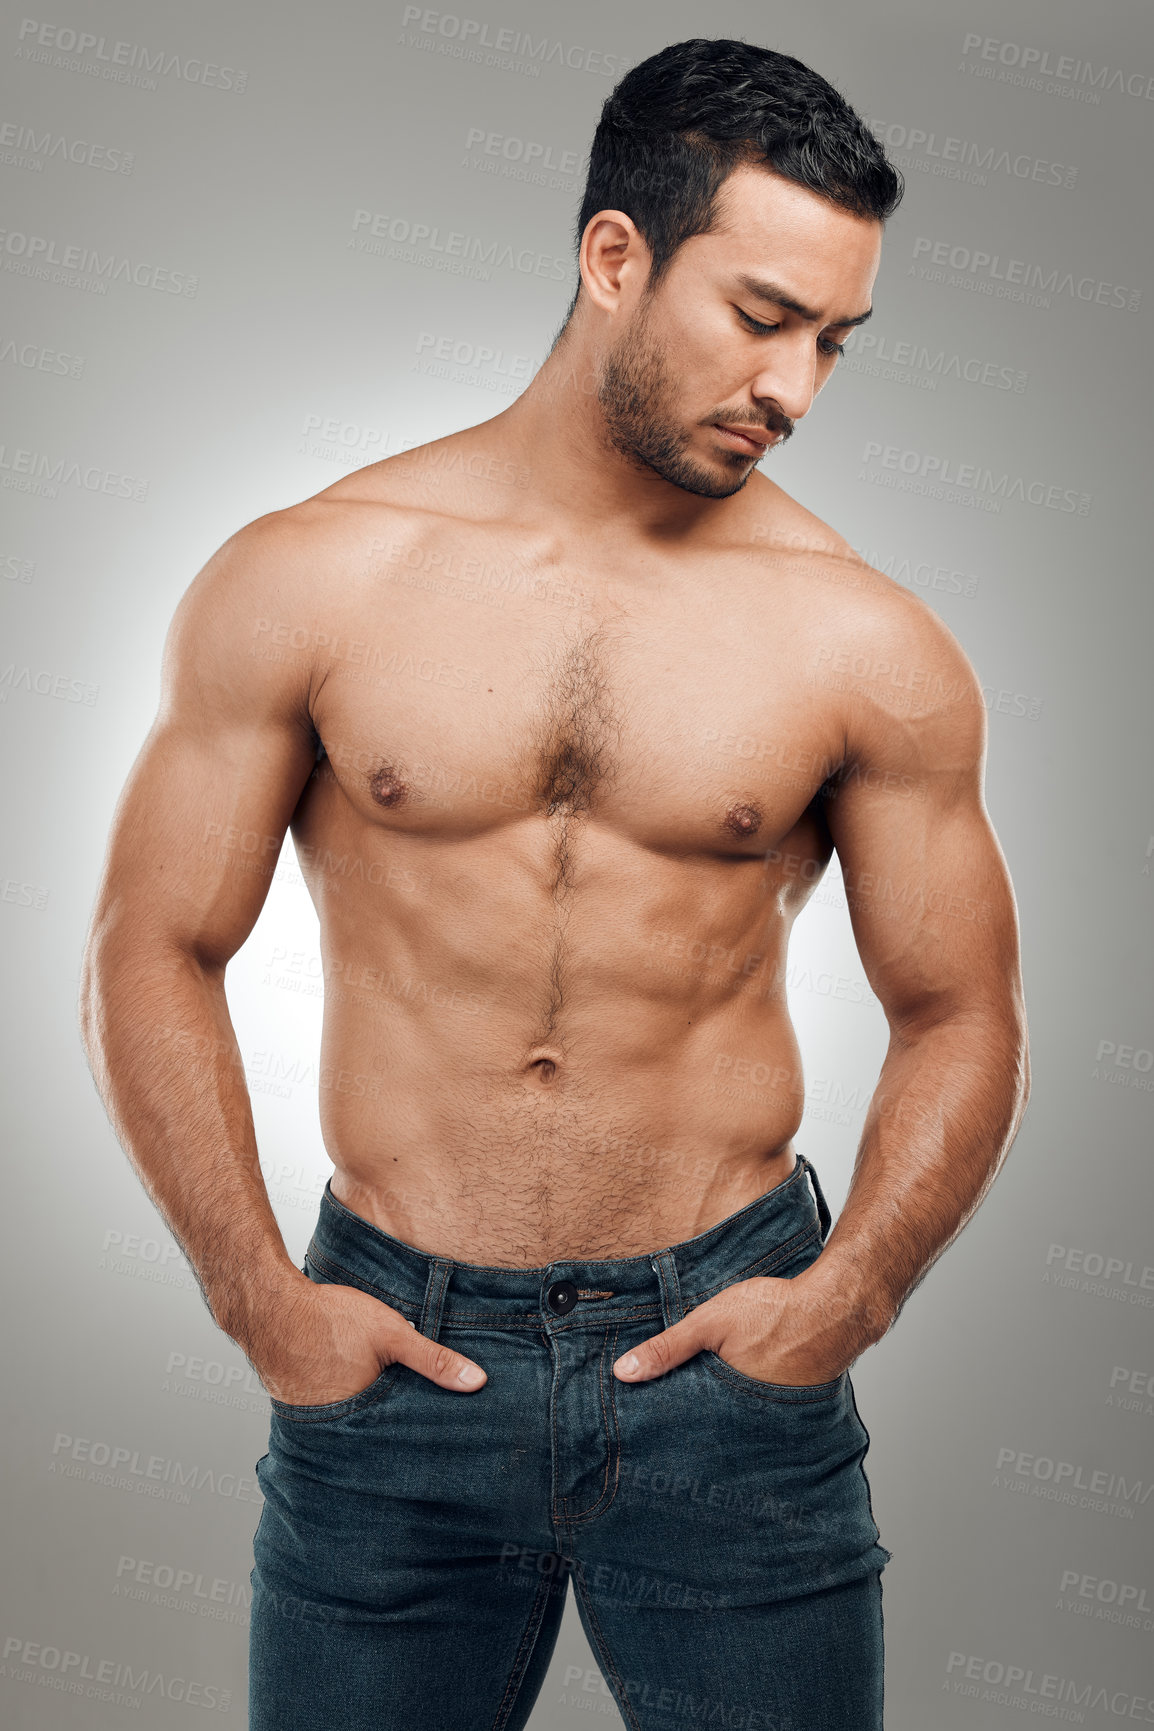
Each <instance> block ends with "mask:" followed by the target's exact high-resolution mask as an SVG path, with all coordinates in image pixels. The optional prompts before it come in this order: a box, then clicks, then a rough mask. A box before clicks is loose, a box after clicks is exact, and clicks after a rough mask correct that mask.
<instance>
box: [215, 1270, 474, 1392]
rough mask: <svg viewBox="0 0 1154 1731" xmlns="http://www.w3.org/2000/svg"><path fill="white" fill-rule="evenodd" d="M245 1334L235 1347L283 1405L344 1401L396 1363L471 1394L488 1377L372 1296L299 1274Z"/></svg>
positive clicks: (263, 1310)
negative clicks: (316, 1281)
mask: <svg viewBox="0 0 1154 1731" xmlns="http://www.w3.org/2000/svg"><path fill="white" fill-rule="evenodd" d="M244 1333H245V1336H246V1338H244V1339H241V1340H240V1341H239V1344H240V1345H241V1346H242V1347H243V1348H244V1351H245V1353H246V1355H247V1357H248V1359H249V1362H250V1363H251V1364H252V1365H253V1367H254V1368H255V1370H256V1372H257V1375H258V1376H259V1377H260V1379H261V1381H262V1383H263V1384H264V1386H265V1388H266V1389H267V1390H268V1392H269V1394H270V1395H271V1396H272V1397H273V1399H274V1400H280V1401H284V1402H285V1403H286V1404H287V1405H289V1406H327V1405H329V1403H330V1402H332V1401H339V1400H348V1399H350V1398H351V1396H353V1395H355V1394H360V1393H361V1392H362V1390H363V1389H366V1388H368V1387H369V1385H370V1384H371V1383H374V1382H375V1381H376V1380H377V1378H378V1376H380V1374H381V1372H382V1371H383V1370H385V1369H386V1368H387V1367H388V1366H389V1365H390V1364H396V1363H398V1362H400V1363H401V1364H406V1365H408V1367H409V1369H410V1370H415V1371H416V1372H417V1374H418V1376H424V1377H427V1378H428V1379H429V1381H430V1382H435V1383H436V1384H437V1385H438V1387H440V1388H447V1389H451V1390H452V1391H453V1392H454V1393H455V1394H472V1393H474V1392H475V1391H476V1390H477V1389H479V1388H481V1387H483V1385H484V1384H485V1382H486V1381H487V1380H488V1379H487V1377H486V1374H485V1372H484V1371H483V1370H482V1369H481V1367H480V1366H479V1365H477V1364H474V1363H473V1361H472V1360H471V1359H468V1358H463V1357H462V1356H461V1354H460V1353H459V1352H454V1351H453V1350H452V1348H451V1347H448V1346H442V1345H441V1344H440V1343H439V1342H438V1341H435V1340H430V1339H429V1338H428V1337H427V1336H426V1335H423V1334H419V1333H418V1331H417V1329H416V1328H415V1327H414V1326H413V1324H412V1323H411V1322H409V1321H408V1319H407V1318H406V1317H404V1316H402V1315H401V1314H400V1312H399V1311H397V1310H394V1309H392V1307H391V1306H390V1305H387V1304H384V1303H382V1302H381V1300H380V1299H379V1298H373V1297H372V1296H371V1295H370V1294H369V1293H367V1292H361V1291H360V1289H359V1288H358V1287H355V1286H335V1285H328V1284H324V1285H320V1284H316V1283H314V1282H313V1281H310V1280H308V1279H307V1277H306V1276H304V1275H300V1276H298V1277H297V1280H296V1281H294V1282H293V1283H292V1285H290V1286H289V1287H288V1288H287V1289H282V1290H281V1291H279V1292H278V1293H277V1294H276V1296H275V1297H272V1298H270V1301H269V1303H268V1304H267V1306H262V1307H261V1309H260V1312H259V1314H258V1315H256V1316H254V1317H252V1318H251V1319H250V1323H249V1326H248V1327H246V1329H245V1330H244ZM462 1373H464V1374H462Z"/></svg>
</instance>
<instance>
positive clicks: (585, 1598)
mask: <svg viewBox="0 0 1154 1731" xmlns="http://www.w3.org/2000/svg"><path fill="white" fill-rule="evenodd" d="M573 1562H574V1573H573V1588H574V1591H575V1592H577V1593H579V1594H580V1595H581V1603H582V1604H583V1605H584V1607H585V1615H586V1617H587V1618H588V1619H589V1629H590V1631H591V1633H592V1635H593V1642H594V1645H595V1646H596V1648H597V1652H598V1654H599V1655H600V1658H601V1660H602V1664H603V1666H604V1667H605V1669H606V1670H608V1672H609V1675H610V1676H611V1677H612V1679H613V1681H614V1683H616V1685H617V1687H618V1689H619V1691H620V1699H619V1701H618V1703H617V1710H618V1712H619V1713H620V1714H621V1717H622V1718H623V1719H624V1721H625V1723H626V1725H628V1726H629V1731H642V1726H641V1721H640V1719H639V1718H638V1717H637V1715H636V1713H635V1712H634V1711H633V1703H632V1702H631V1701H630V1699H629V1694H628V1691H627V1690H626V1687H625V1681H624V1679H623V1677H622V1675H621V1673H620V1671H619V1670H618V1669H617V1666H616V1664H615V1663H614V1659H613V1655H612V1653H611V1652H610V1651H609V1643H608V1642H607V1641H606V1639H605V1636H604V1635H603V1634H602V1633H601V1625H600V1623H599V1622H598V1621H597V1613H596V1611H595V1610H594V1609H593V1601H592V1599H591V1598H590V1597H589V1590H588V1588H587V1587H586V1585H585V1565H584V1563H583V1562H581V1561H580V1559H579V1558H576V1557H575V1558H574V1559H573Z"/></svg>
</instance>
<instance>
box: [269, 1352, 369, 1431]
mask: <svg viewBox="0 0 1154 1731" xmlns="http://www.w3.org/2000/svg"><path fill="white" fill-rule="evenodd" d="M400 1367H401V1366H400V1360H399V1359H397V1360H396V1361H395V1362H394V1363H393V1364H387V1365H386V1366H385V1368H384V1370H382V1372H381V1374H380V1375H379V1376H378V1377H376V1378H374V1380H373V1381H372V1382H370V1383H369V1385H368V1387H367V1388H362V1389H361V1390H360V1391H359V1392H358V1393H357V1394H350V1395H346V1396H345V1398H344V1399H343V1400H332V1401H328V1402H327V1403H326V1404H324V1405H322V1406H294V1405H293V1404H292V1403H291V1402H290V1401H284V1400H276V1399H275V1398H274V1397H273V1396H272V1395H270V1396H269V1405H270V1407H271V1408H272V1411H273V1412H274V1413H275V1414H276V1416H277V1417H278V1418H284V1419H290V1420H291V1421H292V1422H293V1423H294V1424H328V1423H330V1422H331V1421H332V1420H333V1419H338V1418H347V1417H348V1415H349V1414H350V1413H354V1412H360V1411H362V1410H363V1408H365V1407H367V1406H375V1405H376V1403H377V1402H378V1401H379V1400H382V1399H383V1398H384V1396H385V1395H386V1394H388V1392H389V1390H390V1388H392V1386H393V1383H394V1382H395V1381H396V1379H397V1372H398V1371H399V1370H400Z"/></svg>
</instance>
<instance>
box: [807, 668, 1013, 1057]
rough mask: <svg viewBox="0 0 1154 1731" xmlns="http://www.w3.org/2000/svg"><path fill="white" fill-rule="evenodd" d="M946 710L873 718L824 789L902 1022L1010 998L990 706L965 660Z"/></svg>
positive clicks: (870, 967)
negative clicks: (989, 748) (988, 777)
mask: <svg viewBox="0 0 1154 1731" xmlns="http://www.w3.org/2000/svg"><path fill="white" fill-rule="evenodd" d="M967 675H968V677H967V678H966V679H965V680H964V681H963V682H962V683H961V695H960V696H959V697H958V698H957V699H956V700H955V701H954V703H952V704H951V706H950V708H949V710H948V711H939V712H937V713H927V714H925V715H923V716H921V717H917V716H914V717H911V716H908V715H906V716H902V717H895V716H879V715H878V714H877V713H876V712H874V713H871V714H870V715H869V716H868V717H867V718H866V720H865V722H864V723H863V726H862V728H861V733H860V737H859V740H858V742H857V744H856V746H855V748H854V749H853V751H852V753H851V756H850V758H849V761H848V762H847V763H846V765H845V766H844V768H843V769H842V771H841V772H840V773H839V775H838V776H837V777H835V778H834V780H833V782H832V783H831V784H830V786H829V787H828V789H827V799H826V819H827V822H828V824H829V828H830V833H831V835H832V837H833V842H834V846H835V848H836V850H837V854H838V858H839V861H840V864H841V869H842V874H843V878H844V882H845V889H846V899H847V903H848V906H849V910H850V918H851V921H852V925H853V931H854V937H855V940H856V942H857V946H858V950H859V953H860V955H861V958H862V964H863V966H864V968H865V971H866V975H867V978H868V979H869V981H870V985H871V986H872V988H873V990H874V991H875V992H876V993H877V996H878V998H879V1000H880V1001H881V1003H882V1006H883V1008H884V1010H885V1012H886V1015H887V1018H888V1019H889V1021H890V1023H891V1026H896V1027H904V1028H909V1029H914V1028H916V1027H917V1026H919V1025H924V1024H927V1023H930V1022H934V1021H939V1020H942V1019H944V1018H947V1017H956V1016H964V1015H965V1014H967V1013H969V1012H978V1013H981V1014H988V1013H990V1012H994V1011H996V1012H997V1013H1003V1012H1007V1011H1011V1010H1012V1008H1013V1006H1014V1005H1015V1004H1016V1001H1017V998H1018V994H1019V983H1018V933H1017V916H1016V910H1015V907H1014V899H1013V891H1012V888H1011V885H1010V878H1009V873H1008V871H1007V869H1006V862H1005V859H1004V857H1003V854H1002V850H1001V847H1000V846H999V843H998V840H997V837H996V835H995V834H994V830H993V826H992V825H991V823H990V819H989V816H988V814H987V812H986V808H985V802H984V799H983V795H982V770H983V759H984V745H985V711H984V708H983V707H982V703H981V694H980V690H979V688H978V686H977V681H976V680H975V679H974V678H973V675H972V673H971V672H970V671H969V670H968V668H967Z"/></svg>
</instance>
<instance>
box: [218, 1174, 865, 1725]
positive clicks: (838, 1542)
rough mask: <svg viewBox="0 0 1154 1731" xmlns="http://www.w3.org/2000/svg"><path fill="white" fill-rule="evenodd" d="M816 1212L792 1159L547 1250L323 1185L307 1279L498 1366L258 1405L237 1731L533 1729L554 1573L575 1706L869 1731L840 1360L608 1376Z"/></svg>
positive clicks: (772, 1255)
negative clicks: (635, 1239)
mask: <svg viewBox="0 0 1154 1731" xmlns="http://www.w3.org/2000/svg"><path fill="white" fill-rule="evenodd" d="M811 1184H812V1188H811ZM828 1231H829V1211H828V1209H827V1207H826V1205H825V1199H824V1197H823V1196H822V1194H821V1187H820V1184H819V1183H818V1180H817V1175H816V1173H815V1172H814V1170H813V1167H812V1164H811V1163H810V1162H809V1161H807V1160H805V1159H804V1158H801V1159H799V1161H798V1163H797V1165H796V1166H795V1168H794V1171H793V1173H792V1174H791V1176H790V1177H789V1178H787V1179H786V1180H785V1181H784V1183H782V1184H779V1185H778V1186H777V1187H776V1188H775V1189H773V1190H770V1191H768V1192H767V1193H766V1194H765V1195H764V1196H762V1197H760V1198H759V1199H758V1200H757V1201H756V1202H752V1203H750V1204H749V1206H748V1207H747V1208H743V1209H741V1210H740V1212H739V1213H737V1214H734V1215H731V1216H730V1218H729V1219H727V1220H724V1221H722V1223H721V1224H720V1225H719V1226H715V1227H713V1228H712V1230H711V1231H709V1232H703V1233H701V1234H700V1235H699V1236H698V1237H696V1238H691V1239H688V1240H687V1241H686V1242H685V1243H683V1244H677V1245H674V1246H673V1247H672V1248H671V1249H668V1250H662V1251H658V1252H655V1253H654V1254H652V1255H649V1256H633V1257H627V1258H624V1259H622V1260H620V1261H590V1262H584V1261H570V1262H554V1263H551V1264H550V1265H549V1266H548V1267H547V1268H523V1269H522V1268H487V1267H483V1266H480V1265H477V1264H474V1263H467V1262H450V1261H446V1260H444V1259H442V1258H440V1257H435V1256H430V1255H426V1254H425V1253H424V1252H422V1251H419V1250H415V1249H413V1248H412V1246H410V1245H407V1244H403V1243H401V1242H400V1241H399V1240H398V1239H395V1238H392V1237H390V1236H389V1234H388V1233H386V1232H381V1231H379V1230H378V1229H377V1228H376V1227H374V1226H372V1225H370V1224H369V1223H368V1222H367V1221H366V1220H363V1219H362V1218H361V1217H360V1216H359V1215H357V1214H353V1213H352V1212H350V1210H349V1209H347V1208H345V1207H344V1206H343V1205H342V1204H341V1203H340V1202H338V1201H337V1200H336V1198H335V1197H334V1196H333V1195H332V1194H331V1191H330V1190H329V1189H327V1188H326V1191H325V1194H324V1196H323V1198H322V1201H321V1206H320V1218H319V1220H318V1223H317V1228H316V1232H315V1234H314V1236H313V1239H312V1242H311V1244H310V1246H309V1250H308V1257H307V1263H306V1271H307V1273H308V1274H309V1276H310V1278H311V1279H313V1280H317V1281H335V1282H338V1283H342V1284H344V1285H348V1286H356V1287H360V1288H361V1290H362V1291H365V1292H370V1293H373V1294H375V1295H376V1296H377V1297H378V1298H381V1299H383V1300H384V1302H385V1303H386V1304H389V1305H392V1306H393V1308H394V1309H395V1310H399V1311H400V1312H401V1313H402V1314H403V1315H405V1316H407V1317H409V1318H411V1319H412V1321H413V1322H414V1323H416V1325H417V1326H418V1328H419V1329H420V1330H421V1332H422V1333H423V1334H426V1335H428V1336H429V1338H430V1339H432V1340H441V1341H444V1342H445V1343H446V1344H448V1345H451V1346H453V1347H455V1348H456V1349H457V1350H458V1351H460V1352H462V1353H465V1354H467V1355H468V1356H469V1357H470V1358H472V1359H475V1360H476V1361H477V1363H479V1364H481V1365H482V1366H483V1367H484V1369H485V1370H486V1371H487V1372H488V1375H489V1380H488V1382H487V1383H486V1384H485V1386H484V1387H483V1388H482V1389H481V1390H480V1391H479V1392H478V1393H477V1394H455V1393H452V1392H450V1391H449V1390H446V1389H441V1388H438V1387H437V1386H436V1384H434V1383H431V1382H429V1380H428V1379H427V1378H425V1377H421V1376H418V1375H417V1374H416V1372H414V1371H412V1370H409V1369H408V1368H407V1367H406V1366H404V1365H396V1364H394V1365H390V1366H389V1367H388V1368H387V1369H386V1370H384V1371H382V1373H381V1375H380V1376H379V1377H378V1378H377V1380H376V1381H375V1382H373V1383H371V1384H370V1385H369V1387H368V1388H366V1389H364V1390H362V1391H361V1393H359V1394H356V1395H353V1396H352V1397H351V1398H350V1399H348V1400H341V1401H337V1402H335V1403H333V1404H332V1405H329V1406H322V1407H317V1406H290V1405H287V1404H285V1403H284V1402H281V1401H273V1403H272V1419H271V1431H270V1436H269V1446H268V1453H267V1454H266V1455H264V1456H263V1457H262V1458H261V1460H260V1461H259V1462H258V1463H257V1475H258V1478H259V1482H260V1486H261V1489H262V1491H263V1493H264V1498H265V1502H264V1508H263V1509H262V1511H261V1517H260V1522H259V1526H258V1528H257V1534H256V1540H255V1554H256V1566H255V1568H254V1569H253V1572H252V1584H253V1603H252V1633H251V1652H250V1710H251V1718H250V1721H249V1723H250V1731H298V1728H299V1731H304V1728H305V1727H308V1728H309V1731H316V1728H317V1727H323V1731H370V1728H372V1731H512V1728H514V1727H520V1726H523V1725H524V1724H525V1723H526V1721H527V1719H528V1717H529V1714H530V1712H531V1710H532V1707H533V1703H534V1701H535V1699H536V1697H537V1694H538V1691H539V1690H540V1688H541V1684H542V1682H543V1680H544V1677H545V1673H546V1670H547V1668H548V1665H549V1660H550V1657H551V1655H552V1652H553V1648H554V1644H555V1641H556V1637H557V1630H558V1626H559V1624H560V1620H561V1612H562V1608H563V1606H564V1603H565V1597H566V1593H567V1591H568V1586H569V1582H570V1580H572V1583H573V1590H574V1594H575V1597H576V1603H577V1610H578V1614H579V1615H580V1618H581V1622H582V1624H583V1626H584V1629H585V1633H586V1635H587V1636H588V1638H589V1644H590V1646H591V1648H592V1650H593V1653H594V1654H595V1656H596V1659H597V1664H598V1666H599V1667H600V1670H601V1673H602V1676H603V1678H604V1684H603V1685H601V1684H600V1682H599V1680H598V1679H597V1678H596V1677H595V1676H593V1677H591V1676H590V1675H589V1673H588V1671H587V1670H585V1669H582V1670H581V1671H580V1673H579V1676H570V1675H566V1677H565V1678H564V1685H565V1688H566V1691H567V1698H568V1697H569V1696H572V1697H573V1699H572V1700H571V1702H570V1704H571V1705H573V1706H580V1705H586V1706H602V1705H608V1703H607V1702H606V1701H605V1696H604V1694H602V1695H601V1697H600V1700H599V1699H598V1694H597V1689H598V1688H603V1689H605V1690H607V1691H608V1692H609V1693H611V1695H612V1697H613V1699H614V1700H615V1701H616V1704H617V1707H618V1709H619V1710H620V1713H621V1717H622V1718H623V1720H624V1722H625V1724H626V1725H627V1726H630V1727H632V1728H634V1731H685V1727H687V1726H691V1725H697V1724H707V1725H710V1726H713V1725H717V1726H724V1727H726V1728H729V1731H732V1728H739V1731H881V1726H882V1612H881V1596H882V1595H881V1579H880V1576H881V1571H882V1569H883V1568H884V1567H885V1565H886V1563H887V1562H888V1561H889V1560H890V1553H889V1551H887V1550H886V1549H885V1548H884V1547H883V1546H882V1545H881V1544H880V1543H879V1534H878V1530H877V1527H876V1526H875V1524H874V1520H873V1513H872V1510H871V1507H870V1494H869V1487H868V1484H867V1481H866V1477H865V1472H864V1469H863V1461H864V1458H865V1454H866V1450H867V1448H868V1445H869V1437H868V1434H867V1432H866V1429H865V1427H864V1425H863V1424H862V1422H861V1419H860V1417H859V1416H858V1411H857V1404H856V1401H855V1399H854V1394H853V1388H852V1386H851V1383H850V1377H849V1373H848V1372H845V1373H843V1375H841V1376H840V1377H838V1378H837V1379H836V1380H835V1381H833V1382H826V1383H821V1384H819V1385H817V1386H811V1387H793V1386H784V1385H781V1384H776V1383H766V1382H761V1381H758V1380H756V1379H755V1378H753V1377H750V1376H746V1375H744V1374H743V1373H742V1372H741V1371H737V1370H734V1369H732V1368H731V1367H730V1366H729V1365H728V1364H727V1363H726V1362H725V1361H724V1360H723V1359H722V1358H720V1357H719V1356H718V1355H717V1354H716V1353H714V1352H710V1351H706V1352H701V1353H698V1355H697V1356H696V1357H695V1358H693V1359H690V1360H689V1362H688V1363H686V1364H682V1365H678V1366H677V1367H676V1368H675V1369H673V1370H671V1371H669V1372H667V1373H666V1375H665V1376H663V1377H658V1378H657V1379H655V1380H654V1381H651V1382H645V1383H639V1384H635V1385H629V1384H625V1383H621V1382H618V1381H617V1379H616V1378H615V1377H614V1376H613V1374H612V1368H611V1367H612V1364H613V1361H614V1360H615V1359H616V1358H618V1357H619V1356H620V1354H621V1353H623V1352H626V1351H627V1350H628V1349H629V1348H630V1347H631V1346H636V1345H638V1344H639V1343H640V1342H641V1341H642V1340H645V1339H647V1338H648V1337H649V1336H650V1335H651V1334H654V1333H657V1332H658V1331H659V1330H660V1329H661V1328H662V1327H667V1326H669V1325H670V1324H672V1323H673V1322H675V1321H677V1320H678V1319H679V1318H680V1317H682V1316H683V1315H685V1313H686V1312H687V1311H689V1310H692V1309H693V1308H694V1306H695V1305H698V1304H700V1303H702V1302H703V1301H704V1300H705V1299H707V1298H711V1297H712V1296H713V1295H714V1294H715V1293H717V1292H720V1291H721V1290H722V1289H723V1288H724V1287H726V1286H730V1285H732V1284H733V1283H734V1282H735V1281H739V1280H747V1279H749V1278H751V1277H752V1276H754V1275H774V1276H778V1277H785V1278H789V1277H791V1276H793V1275H797V1274H800V1273H801V1271H802V1270H803V1269H804V1268H807V1267H808V1266H809V1265H810V1263H812V1262H813V1261H814V1260H815V1259H816V1258H817V1256H818V1255H819V1254H820V1252H821V1248H822V1244H823V1242H824V1238H825V1235H826V1234H827V1233H828ZM572 1669H573V1670H574V1671H576V1670H577V1668H576V1667H573V1668H572ZM591 1685H592V1686H593V1692H592V1693H590V1687H591ZM577 1697H581V1699H577ZM543 1706H544V1707H545V1709H546V1713H547V1706H548V1704H547V1703H543Z"/></svg>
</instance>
